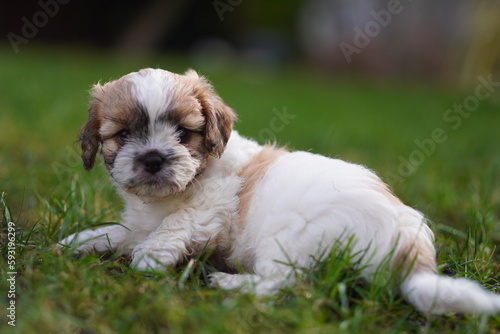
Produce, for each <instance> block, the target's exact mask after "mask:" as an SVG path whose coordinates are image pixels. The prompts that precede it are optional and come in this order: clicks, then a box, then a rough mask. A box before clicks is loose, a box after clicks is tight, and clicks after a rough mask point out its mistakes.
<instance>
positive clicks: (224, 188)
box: [61, 70, 500, 313]
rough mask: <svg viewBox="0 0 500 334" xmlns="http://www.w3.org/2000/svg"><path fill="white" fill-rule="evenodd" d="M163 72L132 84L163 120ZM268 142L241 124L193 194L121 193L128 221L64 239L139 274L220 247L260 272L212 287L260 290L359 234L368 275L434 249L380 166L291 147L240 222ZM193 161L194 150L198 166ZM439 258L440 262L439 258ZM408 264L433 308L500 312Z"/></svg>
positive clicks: (122, 168) (493, 301)
mask: <svg viewBox="0 0 500 334" xmlns="http://www.w3.org/2000/svg"><path fill="white" fill-rule="evenodd" d="M152 73H153V74H151V75H150V76H141V77H138V76H132V79H131V80H132V82H133V83H134V87H135V88H134V90H133V94H135V96H134V98H135V99H136V100H137V101H140V102H141V103H142V104H143V105H144V106H146V108H147V111H148V113H149V116H150V118H151V120H152V122H153V121H154V119H155V117H157V116H158V114H159V112H160V111H161V110H165V108H167V107H168V106H167V104H168V105H171V104H173V103H175V101H172V100H168V101H167V100H164V99H163V100H162V98H161V97H162V96H163V95H161V94H163V92H164V91H165V90H169V89H170V90H172V89H173V88H172V87H171V86H169V85H172V83H173V82H174V81H173V80H171V78H170V76H171V75H173V74H170V73H169V72H165V71H160V70H157V71H152ZM152 126H154V124H152ZM169 131H170V132H172V131H171V130H165V133H164V134H163V135H158V133H155V134H152V136H156V137H155V138H156V139H155V140H153V141H152V142H153V144H151V145H157V146H158V147H159V146H162V145H163V147H170V146H172V144H170V142H171V141H172V136H173V134H172V133H170V132H169ZM262 149H263V148H262V147H261V146H259V145H258V144H257V143H256V142H254V141H252V140H249V139H246V138H243V137H242V136H240V135H239V134H238V133H237V132H234V131H233V133H232V135H231V137H230V139H229V142H228V143H227V146H226V149H225V151H224V153H223V155H222V156H221V158H220V159H216V158H214V157H210V158H209V160H208V164H207V168H206V169H205V170H204V171H203V173H202V174H200V175H198V176H196V178H195V180H194V181H193V182H191V183H189V185H188V186H187V187H186V188H185V190H183V191H180V192H177V193H174V194H170V195H168V196H164V197H162V196H157V198H154V199H151V198H147V196H141V194H130V193H127V192H125V191H121V194H122V195H123V198H124V200H125V203H126V206H125V211H124V212H123V216H122V221H121V224H120V225H113V226H107V227H102V228H98V229H96V230H87V231H84V232H81V233H78V234H74V235H71V236H69V237H68V238H66V239H64V240H62V241H61V244H66V245H70V244H74V245H76V247H77V251H79V252H90V251H93V250H96V251H98V252H102V251H106V250H108V249H111V250H118V251H121V252H123V253H125V254H131V255H132V266H133V267H135V268H137V269H139V270H161V269H162V268H164V266H175V265H177V264H179V263H180V262H183V261H185V260H186V259H187V258H189V257H190V256H193V255H195V254H197V253H199V252H200V251H202V250H203V249H213V250H214V251H215V253H216V254H222V255H223V256H224V258H223V259H222V260H224V261H225V262H226V265H228V266H229V267H233V266H235V265H236V267H237V268H242V269H243V270H244V271H245V272H253V274H247V273H241V274H229V273H223V272H219V273H214V274H212V276H211V279H212V284H213V285H214V286H218V287H221V288H224V289H233V288H244V289H248V290H250V291H253V292H255V293H257V294H269V293H272V292H274V291H276V290H277V289H279V288H281V287H283V286H285V285H289V284H292V283H293V280H294V278H295V275H294V273H293V270H292V266H289V265H286V264H284V263H290V262H292V263H293V264H295V265H297V266H300V267H306V266H308V265H309V261H311V256H318V255H320V254H325V250H326V251H328V250H329V249H331V247H332V246H333V245H334V244H336V243H340V245H341V246H342V245H345V244H346V243H347V241H348V240H349V239H350V238H351V237H353V238H354V243H353V245H352V249H351V251H352V253H353V254H360V255H359V262H360V263H361V264H362V265H363V268H364V269H363V270H364V273H365V276H366V277H367V279H370V278H371V277H372V275H373V273H374V272H375V271H376V270H377V269H379V268H380V266H381V265H384V264H385V265H386V267H387V268H386V269H387V270H390V268H391V265H393V264H394V263H393V262H394V261H396V258H397V256H398V254H399V255H401V254H402V253H404V251H405V250H408V249H411V248H412V247H413V246H415V247H416V248H417V249H419V248H422V249H426V250H427V251H429V252H431V253H432V252H433V251H434V250H433V234H432V232H431V231H430V229H429V227H428V226H427V224H426V221H425V219H424V217H423V215H422V214H421V213H419V212H417V211H415V210H413V209H412V208H410V207H408V206H406V205H404V204H402V203H400V202H398V201H395V200H394V198H392V197H391V196H390V195H388V193H387V192H384V191H382V190H381V189H382V188H383V183H382V182H381V181H380V180H379V179H378V177H377V176H376V175H375V174H374V173H372V172H371V171H370V170H368V169H366V168H364V167H362V166H359V165H355V164H351V163H347V162H344V161H341V160H336V159H329V158H326V157H323V156H319V155H315V154H311V153H306V152H293V153H287V154H285V155H283V156H281V157H280V158H278V159H277V160H276V161H275V162H274V163H272V164H271V165H270V167H269V168H268V169H267V170H266V171H265V173H264V175H263V177H262V178H261V179H260V180H259V181H258V182H257V183H256V184H255V185H254V195H253V197H252V199H251V201H250V203H249V207H248V213H247V215H246V217H239V216H238V208H239V205H240V202H239V201H240V199H239V197H238V193H239V192H240V190H241V187H242V184H243V182H244V181H245V180H243V179H242V178H241V177H240V176H239V171H241V170H242V169H243V168H244V167H245V166H246V165H247V164H248V163H249V162H250V161H251V160H252V158H253V157H255V156H256V155H257V154H258V153H259V152H260V151H261V150H262ZM130 150H131V152H132V151H133V150H132V149H130ZM118 158H119V159H120V155H119V156H118ZM119 159H118V160H117V161H118V166H117V168H118V169H117V171H116V174H117V175H118V176H119V177H123V178H124V179H128V178H130V177H131V175H132V174H133V171H132V166H131V165H129V163H128V162H127V160H126V159H125V158H123V159H122V160H119ZM188 160H189V158H188V157H187V156H186V158H185V160H184V162H185V164H186V165H188V166H189V161H188ZM189 168H190V170H191V172H190V173H191V174H189V175H190V176H188V178H193V177H194V172H193V170H194V169H195V168H194V167H189ZM189 168H188V169H189ZM119 183H120V182H119V181H118V185H120V184H119ZM381 185H382V186H381ZM381 187H382V188H381ZM138 195H139V196H138ZM242 218H244V222H243V223H241V222H240V223H238V222H239V221H240V219H242ZM361 254H364V255H363V256H361ZM403 255H404V254H403ZM417 256H418V254H417ZM387 261H389V265H387ZM429 261H430V262H432V263H429V266H430V267H432V266H433V265H434V262H433V261H434V258H432V259H431V260H429ZM406 269H407V270H410V269H411V270H410V271H409V274H408V276H407V278H406V279H405V280H403V283H402V285H401V292H402V294H403V295H405V296H406V298H407V300H408V301H409V302H410V303H412V304H413V305H414V306H415V307H416V308H417V309H419V310H420V311H422V312H424V313H443V312H485V313H495V312H499V311H500V297H499V296H497V295H494V294H493V293H490V292H487V291H485V290H483V289H482V288H481V287H479V285H478V284H476V283H473V282H471V281H468V280H466V279H452V278H448V277H441V276H438V275H437V274H435V273H433V272H432V271H429V270H427V269H426V266H425V263H424V265H423V266H422V265H419V264H416V265H415V267H414V268H406Z"/></svg>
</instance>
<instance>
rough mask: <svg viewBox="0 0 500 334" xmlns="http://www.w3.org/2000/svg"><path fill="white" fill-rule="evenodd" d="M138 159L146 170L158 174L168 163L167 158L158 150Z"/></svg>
mask: <svg viewBox="0 0 500 334" xmlns="http://www.w3.org/2000/svg"><path fill="white" fill-rule="evenodd" d="M137 161H138V162H139V163H140V164H141V165H142V167H143V168H144V170H145V171H146V172H148V173H150V174H156V173H158V172H159V171H161V169H162V168H163V166H164V165H165V164H166V162H167V158H166V157H165V156H164V155H163V154H161V153H160V152H158V151H150V152H147V153H145V154H143V155H142V156H140V157H139V158H138V159H137Z"/></svg>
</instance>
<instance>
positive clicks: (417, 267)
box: [393, 236, 437, 277]
mask: <svg viewBox="0 0 500 334" xmlns="http://www.w3.org/2000/svg"><path fill="white" fill-rule="evenodd" d="M393 268H394V269H395V270H400V272H401V275H402V276H403V277H405V276H406V275H411V273H417V272H429V273H437V263H436V254H435V250H434V246H433V245H432V242H431V241H430V240H427V239H426V238H425V237H424V236H416V238H415V240H414V241H413V242H411V243H409V244H406V245H402V246H401V248H400V249H399V250H398V252H397V254H396V255H395V257H394V262H393Z"/></svg>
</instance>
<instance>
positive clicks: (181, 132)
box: [177, 126, 189, 144]
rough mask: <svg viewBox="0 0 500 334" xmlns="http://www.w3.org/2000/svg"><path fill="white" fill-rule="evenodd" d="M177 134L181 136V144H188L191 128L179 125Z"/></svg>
mask: <svg viewBox="0 0 500 334" xmlns="http://www.w3.org/2000/svg"><path fill="white" fill-rule="evenodd" d="M177 136H179V142H180V143H181V144H186V143H187V141H188V139H189V130H188V129H186V128H183V127H182V126H178V127H177Z"/></svg>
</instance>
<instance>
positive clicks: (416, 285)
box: [395, 210, 500, 314]
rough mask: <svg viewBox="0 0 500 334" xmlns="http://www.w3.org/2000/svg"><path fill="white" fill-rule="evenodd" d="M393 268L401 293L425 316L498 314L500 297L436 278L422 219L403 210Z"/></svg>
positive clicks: (467, 282) (431, 246)
mask: <svg viewBox="0 0 500 334" xmlns="http://www.w3.org/2000/svg"><path fill="white" fill-rule="evenodd" d="M400 218H401V221H400V222H401V235H400V240H399V241H400V242H399V247H398V249H397V252H396V257H395V264H396V265H398V266H400V268H401V269H402V274H403V276H404V279H403V281H402V284H401V292H402V294H403V295H404V296H405V298H406V300H407V301H408V302H409V303H410V304H412V305H413V306H414V307H415V308H417V309H418V310H419V311H420V312H422V313H424V314H431V313H434V314H441V313H483V314H493V313H500V295H496V294H494V293H493V292H489V291H487V290H485V289H483V288H482V287H481V286H480V285H479V284H478V283H475V282H473V281H471V280H468V279H465V278H451V277H446V276H440V275H438V274H437V264H436V259H435V250H434V240H433V239H434V237H433V234H432V231H431V230H430V229H429V227H428V226H427V224H426V221H425V219H424V218H423V216H422V215H421V214H420V213H419V212H416V211H413V210H411V211H406V210H404V211H403V212H402V214H401V215H400Z"/></svg>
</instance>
